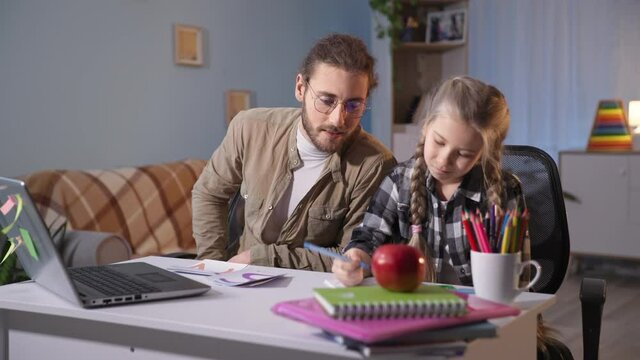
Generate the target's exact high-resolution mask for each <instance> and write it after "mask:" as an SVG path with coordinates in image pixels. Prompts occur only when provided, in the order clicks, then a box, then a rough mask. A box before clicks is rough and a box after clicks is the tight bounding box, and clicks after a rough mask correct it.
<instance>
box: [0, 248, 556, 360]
mask: <svg viewBox="0 0 640 360" xmlns="http://www.w3.org/2000/svg"><path fill="white" fill-rule="evenodd" d="M143 260H144V261H147V262H149V263H152V264H155V265H158V266H161V267H166V266H167V265H169V264H176V263H179V264H182V263H181V262H183V261H184V262H189V261H190V260H179V259H170V258H160V257H148V258H144V259H143ZM183 265H184V264H183ZM283 271H286V272H288V274H289V275H290V276H288V277H287V278H284V279H279V280H276V281H274V282H272V283H268V284H265V285H262V286H260V287H254V288H250V287H249V288H230V287H219V286H213V288H212V290H211V291H209V292H208V293H206V294H204V295H203V296H198V297H193V298H186V299H176V300H168V301H166V300H165V301H159V302H150V303H141V304H132V305H125V306H117V307H111V308H103V309H94V310H85V309H83V308H80V307H78V306H75V305H73V304H71V303H69V302H67V301H65V300H63V299H62V298H60V297H58V296H56V295H54V294H52V293H50V292H48V291H47V290H45V289H43V288H41V287H40V286H38V285H37V284H35V283H22V284H11V285H5V286H0V360H5V359H9V358H10V359H12V360H21V359H47V360H52V359H65V360H66V359H176V358H180V359H196V358H215V359H227V358H229V359H231V358H233V359H256V358H260V359H333V358H360V357H361V356H360V355H359V354H358V353H356V352H352V351H348V350H345V349H344V348H343V347H342V346H340V345H338V344H337V343H334V342H332V341H328V340H326V339H325V338H322V337H320V336H319V334H320V333H321V331H320V330H319V329H316V328H314V327H311V326H308V325H305V324H302V323H298V322H295V321H292V320H289V319H286V318H283V317H280V316H278V315H275V314H273V313H272V312H271V310H270V308H271V306H273V305H274V304H275V303H277V302H279V301H282V300H290V299H296V298H304V297H310V296H312V292H311V289H312V288H314V287H323V286H324V285H323V281H324V280H325V279H327V278H331V277H332V276H333V275H332V274H329V273H319V272H311V271H299V270H284V269H283ZM190 277H192V278H194V279H198V280H201V281H205V279H204V278H203V277H198V276H190ZM554 302H555V297H554V296H553V295H544V294H533V293H526V294H521V295H520V297H519V298H518V299H517V306H518V307H520V308H521V309H523V310H524V311H523V312H522V314H521V315H520V316H518V317H507V318H501V319H496V320H493V322H494V323H496V324H498V325H500V326H501V327H500V329H499V332H498V334H499V336H498V337H497V338H492V339H484V340H476V341H473V342H472V343H470V345H469V347H468V349H467V352H466V354H465V357H464V358H465V359H481V358H491V359H513V358H514V357H516V356H517V357H518V359H519V360H525V359H535V358H536V336H535V332H536V315H537V314H538V313H540V312H542V311H543V310H545V309H547V308H548V307H549V306H551V305H552V304H553V303H554Z"/></svg>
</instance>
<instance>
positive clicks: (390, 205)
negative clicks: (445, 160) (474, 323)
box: [344, 158, 529, 285]
mask: <svg viewBox="0 0 640 360" xmlns="http://www.w3.org/2000/svg"><path fill="white" fill-rule="evenodd" d="M414 163H415V160H414V159H413V158H412V159H410V160H407V161H405V162H403V163H400V164H398V165H397V166H396V167H395V168H394V169H393V171H392V172H391V173H390V174H389V175H388V176H387V177H386V178H385V179H384V180H383V182H382V184H380V188H379V189H378V191H377V192H376V194H375V195H374V197H373V198H372V199H371V203H370V204H369V209H368V210H367V212H366V213H365V216H364V219H363V222H362V224H361V225H360V226H359V227H358V228H356V229H354V230H353V233H352V236H351V242H350V243H349V244H348V245H347V247H345V249H344V251H346V250H348V249H350V248H352V247H355V248H358V249H361V250H363V251H365V252H367V253H368V254H370V255H372V254H373V252H374V250H375V249H376V248H378V247H379V246H380V245H382V244H387V243H402V244H407V243H409V240H410V239H411V212H410V205H411V193H410V188H411V187H410V184H411V174H412V172H413V166H414ZM503 178H504V179H505V180H504V181H505V186H504V189H505V190H504V191H503V199H502V204H503V208H514V207H515V206H516V205H518V206H520V207H523V206H524V197H523V195H522V189H521V187H520V182H519V181H518V180H517V178H515V176H513V175H511V174H509V173H506V172H505V173H504V174H503ZM482 184H483V175H482V169H481V167H480V166H476V167H474V168H472V169H471V171H470V172H469V173H468V174H467V175H466V176H465V177H464V179H463V181H462V183H461V184H460V186H459V187H458V189H457V190H456V192H455V193H454V194H453V196H452V197H451V198H450V199H449V200H448V201H446V202H443V201H440V200H438V198H437V196H436V191H435V181H434V178H433V177H432V176H431V175H429V176H428V177H427V181H426V186H427V189H428V194H429V196H428V199H427V207H428V209H430V210H429V211H428V215H427V216H426V219H424V222H423V224H422V226H423V235H424V236H425V239H426V240H427V245H428V246H429V249H430V250H431V254H432V256H433V259H434V263H435V267H436V271H437V273H438V274H440V272H441V271H442V267H443V261H444V260H445V259H446V258H447V257H446V255H448V258H449V263H450V264H451V265H452V266H453V269H454V271H455V274H456V275H457V277H458V279H459V280H460V283H461V284H462V285H472V284H473V281H472V278H471V265H470V248H469V241H468V240H467V236H466V234H465V232H464V229H463V225H462V209H464V208H466V209H468V210H472V211H475V209H476V208H479V209H480V211H482V212H483V213H484V212H486V211H487V209H488V205H489V203H488V200H487V197H486V192H485V191H484V189H483V187H482ZM505 204H506V206H505ZM445 253H446V254H445ZM523 253H524V254H525V257H528V254H529V250H528V242H526V243H525V249H524V251H523ZM439 281H440V280H439Z"/></svg>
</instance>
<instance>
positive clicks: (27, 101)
mask: <svg viewBox="0 0 640 360" xmlns="http://www.w3.org/2000/svg"><path fill="white" fill-rule="evenodd" d="M174 23H184V24H192V25H197V26H202V27H204V28H205V29H206V37H205V39H206V41H205V42H206V48H207V58H206V63H207V64H206V66H205V67H203V68H188V67H181V66H176V65H174V63H173V40H172V39H173V33H172V31H173V30H172V29H173V27H172V26H173V24H174ZM330 32H347V33H351V34H353V35H356V36H358V37H360V38H362V39H363V40H365V41H366V42H367V43H369V42H370V39H371V12H370V9H369V6H368V1H367V0H349V1H343V0H325V1H299V0H269V1H258V0H253V1H252V0H215V1H213V0H180V1H177V0H175V1H170V0H154V1H151V0H119V1H116V0H109V1H106V0H102V1H98V0H55V1H47V0H39V1H38V0H20V1H16V0H0V154H1V155H0V175H3V176H17V175H21V174H25V173H28V172H31V171H35V170H40V169H46V168H105V167H114V166H128V165H138V164H146V163H155V162H163V161H172V160H177V159H181V158H187V157H197V158H208V157H209V156H210V155H211V153H212V152H213V150H214V149H215V148H216V147H217V145H218V144H219V143H220V141H221V140H222V137H223V136H224V134H225V132H226V123H225V107H224V92H225V91H226V90H228V89H249V90H251V91H253V92H254V105H255V106H298V103H297V102H296V101H295V98H294V96H293V90H294V89H293V86H294V80H295V75H296V71H297V68H298V66H299V64H300V61H301V60H302V57H303V56H304V55H305V54H306V52H307V50H308V49H309V47H310V46H311V44H312V43H313V42H314V41H315V40H317V39H318V38H320V37H322V36H323V35H325V34H327V33H330ZM368 121H369V119H368V118H367V119H364V122H365V126H366V127H367V128H369V127H370V124H369V123H368Z"/></svg>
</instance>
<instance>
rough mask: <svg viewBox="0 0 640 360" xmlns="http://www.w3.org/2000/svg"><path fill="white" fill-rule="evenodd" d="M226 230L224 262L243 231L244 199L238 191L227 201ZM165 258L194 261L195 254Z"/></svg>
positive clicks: (184, 253)
mask: <svg viewBox="0 0 640 360" xmlns="http://www.w3.org/2000/svg"><path fill="white" fill-rule="evenodd" d="M227 229H228V232H229V241H228V242H227V246H226V247H225V249H224V251H225V254H226V258H225V260H229V259H230V258H232V257H233V256H234V255H235V254H236V253H237V252H238V247H239V246H240V235H242V232H243V230H244V198H243V197H242V196H241V195H240V192H239V191H238V192H237V193H236V194H235V195H234V196H233V198H231V200H230V201H229V213H228V215H227ZM164 256H166V257H174V258H180V259H195V258H196V254H194V253H190V252H173V253H170V254H165V255H164Z"/></svg>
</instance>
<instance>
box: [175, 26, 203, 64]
mask: <svg viewBox="0 0 640 360" xmlns="http://www.w3.org/2000/svg"><path fill="white" fill-rule="evenodd" d="M202 36H203V35H202V28H201V27H198V26H191V25H182V24H175V25H174V26H173V42H174V51H175V63H176V64H178V65H187V66H202V65H204V55H203V49H202Z"/></svg>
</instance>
